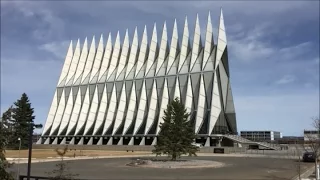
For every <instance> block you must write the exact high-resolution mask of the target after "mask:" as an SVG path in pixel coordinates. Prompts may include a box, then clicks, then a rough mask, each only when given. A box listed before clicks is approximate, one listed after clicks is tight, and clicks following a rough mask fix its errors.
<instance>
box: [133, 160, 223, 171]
mask: <svg viewBox="0 0 320 180" xmlns="http://www.w3.org/2000/svg"><path fill="white" fill-rule="evenodd" d="M127 166H132V167H145V168H165V169H177V168H220V167H224V166H226V164H225V163H222V162H217V161H207V160H177V161H169V160H158V159H136V160H132V161H131V162H130V163H128V164H127Z"/></svg>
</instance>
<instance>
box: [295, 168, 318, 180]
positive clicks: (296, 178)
mask: <svg viewBox="0 0 320 180" xmlns="http://www.w3.org/2000/svg"><path fill="white" fill-rule="evenodd" d="M313 172H314V166H312V167H310V168H308V169H307V170H305V171H304V172H303V173H301V175H300V178H301V179H302V178H308V177H309V176H310V175H311V174H312V173H313ZM292 180H299V174H298V175H296V176H294V177H293V178H292Z"/></svg>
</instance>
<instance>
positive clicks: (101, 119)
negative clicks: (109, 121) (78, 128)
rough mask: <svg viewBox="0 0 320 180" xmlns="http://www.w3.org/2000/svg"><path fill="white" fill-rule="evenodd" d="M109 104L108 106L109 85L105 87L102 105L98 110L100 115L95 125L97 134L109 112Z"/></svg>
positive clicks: (94, 131)
mask: <svg viewBox="0 0 320 180" xmlns="http://www.w3.org/2000/svg"><path fill="white" fill-rule="evenodd" d="M107 106H108V96H107V87H104V90H103V94H102V98H101V101H100V106H99V110H98V115H97V119H96V123H95V125H94V129H93V134H94V135H96V133H97V131H98V130H99V129H100V128H101V126H102V124H103V122H104V118H105V114H106V112H107Z"/></svg>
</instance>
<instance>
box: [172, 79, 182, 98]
mask: <svg viewBox="0 0 320 180" xmlns="http://www.w3.org/2000/svg"><path fill="white" fill-rule="evenodd" d="M175 98H178V99H179V101H180V102H181V95H180V85H179V78H178V77H177V78H176V86H175V88H174V98H173V99H175Z"/></svg>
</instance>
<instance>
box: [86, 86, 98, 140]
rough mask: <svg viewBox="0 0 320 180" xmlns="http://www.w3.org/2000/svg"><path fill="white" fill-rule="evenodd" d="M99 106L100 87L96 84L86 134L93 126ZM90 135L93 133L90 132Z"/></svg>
mask: <svg viewBox="0 0 320 180" xmlns="http://www.w3.org/2000/svg"><path fill="white" fill-rule="evenodd" d="M98 106H99V98H98V88H97V86H96V88H95V91H94V95H93V98H92V101H91V106H90V110H89V115H88V118H87V119H86V126H85V129H84V134H87V133H88V131H89V130H90V129H91V128H92V126H93V124H94V121H95V119H96V114H97V111H98ZM88 135H91V134H88Z"/></svg>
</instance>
